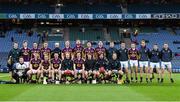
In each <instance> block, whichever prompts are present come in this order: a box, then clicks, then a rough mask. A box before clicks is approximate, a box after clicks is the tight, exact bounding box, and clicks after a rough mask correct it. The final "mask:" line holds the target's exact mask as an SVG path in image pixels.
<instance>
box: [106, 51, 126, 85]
mask: <svg viewBox="0 0 180 102" xmlns="http://www.w3.org/2000/svg"><path fill="white" fill-rule="evenodd" d="M108 69H109V70H108V75H109V78H108V79H109V80H110V81H115V82H117V83H118V82H120V83H122V82H123V81H122V76H123V71H122V70H121V64H120V62H119V60H118V59H117V54H116V53H113V54H112V58H111V60H110V61H109V65H108ZM116 75H117V76H116ZM113 78H116V79H115V80H114V79H113Z"/></svg>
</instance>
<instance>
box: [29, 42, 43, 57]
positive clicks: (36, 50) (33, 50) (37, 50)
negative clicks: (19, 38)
mask: <svg viewBox="0 0 180 102" xmlns="http://www.w3.org/2000/svg"><path fill="white" fill-rule="evenodd" d="M35 53H37V54H39V56H40V55H41V50H40V49H39V48H38V44H37V43H36V42H34V43H33V48H32V49H31V59H33V58H34V54H35Z"/></svg>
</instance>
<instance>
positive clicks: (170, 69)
mask: <svg viewBox="0 0 180 102" xmlns="http://www.w3.org/2000/svg"><path fill="white" fill-rule="evenodd" d="M167 68H168V73H169V78H170V81H171V83H173V82H174V80H173V78H172V64H171V62H168V65H167Z"/></svg>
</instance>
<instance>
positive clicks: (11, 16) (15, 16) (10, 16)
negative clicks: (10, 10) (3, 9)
mask: <svg viewBox="0 0 180 102" xmlns="http://www.w3.org/2000/svg"><path fill="white" fill-rule="evenodd" d="M8 18H18V16H17V15H16V14H8Z"/></svg>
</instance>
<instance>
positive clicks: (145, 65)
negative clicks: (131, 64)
mask: <svg viewBox="0 0 180 102" xmlns="http://www.w3.org/2000/svg"><path fill="white" fill-rule="evenodd" d="M139 67H140V68H143V67H145V68H147V67H149V62H148V61H139Z"/></svg>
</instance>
